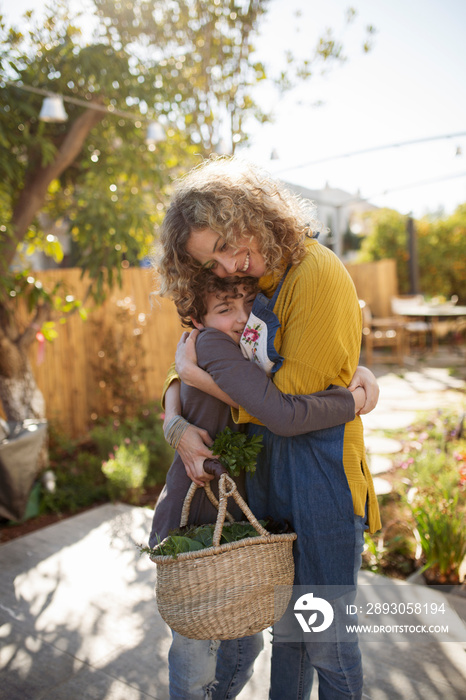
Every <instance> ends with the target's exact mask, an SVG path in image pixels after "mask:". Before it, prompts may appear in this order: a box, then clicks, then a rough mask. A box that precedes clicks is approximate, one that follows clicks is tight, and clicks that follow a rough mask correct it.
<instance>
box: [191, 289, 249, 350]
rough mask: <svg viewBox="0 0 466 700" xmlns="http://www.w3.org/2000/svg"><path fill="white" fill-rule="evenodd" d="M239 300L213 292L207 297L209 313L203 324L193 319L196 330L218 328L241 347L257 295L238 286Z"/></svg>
mask: <svg viewBox="0 0 466 700" xmlns="http://www.w3.org/2000/svg"><path fill="white" fill-rule="evenodd" d="M237 289H238V294H237V298H234V297H233V296H230V295H229V294H228V292H227V293H221V294H219V293H218V292H211V293H210V294H208V295H207V299H206V308H207V313H206V314H205V316H204V317H203V319H202V323H199V321H195V320H194V319H192V321H193V324H194V326H195V327H196V328H198V329H200V328H216V329H217V330H218V331H222V332H223V333H226V334H227V335H229V336H230V338H233V340H234V341H235V343H237V344H238V345H239V341H240V340H241V336H242V334H243V331H244V327H245V325H246V322H247V320H248V318H249V314H250V313H251V309H252V305H253V302H254V298H255V296H256V295H255V293H251V292H247V290H246V289H245V288H244V287H243V286H242V285H238V287H237Z"/></svg>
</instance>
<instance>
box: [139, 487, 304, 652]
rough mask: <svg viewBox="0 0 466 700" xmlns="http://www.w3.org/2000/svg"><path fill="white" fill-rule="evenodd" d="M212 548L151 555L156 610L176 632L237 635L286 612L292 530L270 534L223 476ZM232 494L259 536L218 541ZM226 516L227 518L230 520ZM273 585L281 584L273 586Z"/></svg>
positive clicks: (186, 510)
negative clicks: (175, 553)
mask: <svg viewBox="0 0 466 700" xmlns="http://www.w3.org/2000/svg"><path fill="white" fill-rule="evenodd" d="M205 488H206V494H207V496H208V497H209V499H210V500H211V501H212V503H214V505H215V506H216V507H217V508H218V515H217V522H216V525H215V531H214V536H213V546H212V547H208V548H207V549H202V550H200V551H195V552H184V553H182V554H178V556H177V557H176V559H174V558H173V557H171V556H161V555H159V556H157V555H154V556H153V557H152V561H154V562H155V563H156V564H157V583H156V589H155V590H156V597H157V605H158V608H159V612H160V614H161V616H162V618H163V619H164V620H165V622H166V623H167V624H168V625H169V626H170V627H171V628H172V629H173V630H175V631H176V632H178V633H179V634H182V635H183V636H184V637H189V638H190V639H238V638H239V637H245V636H248V635H251V634H256V632H261V631H262V630H264V629H266V628H267V627H269V626H270V625H273V624H274V623H275V622H277V621H278V620H279V619H280V618H281V617H282V615H283V614H284V612H285V610H286V608H287V605H288V603H289V600H290V597H291V586H292V584H293V579H294V561H293V554H292V547H293V541H294V540H295V539H296V537H297V536H296V534H295V533H289V534H282V535H272V534H270V533H269V532H267V530H265V529H264V528H263V527H262V525H261V524H260V523H259V522H258V521H257V519H256V518H255V517H254V515H253V514H252V512H251V510H250V509H249V507H248V506H247V504H246V503H245V501H244V500H243V498H242V497H241V495H240V494H239V493H238V490H237V488H236V484H235V482H234V481H233V479H231V477H229V476H228V475H227V474H223V475H222V476H221V477H220V483H219V496H220V498H219V502H217V499H216V498H215V496H214V495H213V493H212V491H211V489H210V486H209V485H208V484H207V485H206V487H205ZM195 490H196V485H195V484H194V483H193V484H192V485H191V487H190V489H189V491H188V494H187V496H186V499H185V502H184V505H183V511H182V515H181V523H180V526H181V527H183V526H184V525H186V523H187V520H188V515H189V507H190V504H191V500H192V498H193V495H194V492H195ZM230 496H232V497H233V498H234V499H235V501H236V502H237V504H238V505H239V507H240V508H241V510H242V511H243V513H244V514H245V516H246V517H247V519H248V521H249V522H250V523H251V525H253V526H254V528H255V529H256V530H257V532H258V536H257V537H248V538H245V539H243V540H239V541H238V542H229V543H226V544H222V545H220V544H219V542H220V537H221V534H222V530H223V525H224V521H225V516H226V515H227V512H226V506H227V499H228V498H229V497H230ZM229 519H230V518H229ZM276 586H280V587H281V588H279V589H276Z"/></svg>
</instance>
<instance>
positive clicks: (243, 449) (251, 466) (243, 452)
mask: <svg viewBox="0 0 466 700" xmlns="http://www.w3.org/2000/svg"><path fill="white" fill-rule="evenodd" d="M261 449H262V435H253V436H252V437H248V436H247V435H246V434H245V433H234V432H233V431H232V430H231V429H230V428H225V430H222V432H221V433H217V435H216V437H215V440H214V443H213V445H212V446H211V450H212V452H213V453H214V455H218V459H219V461H220V462H221V463H222V464H223V466H224V467H225V468H226V469H228V472H229V473H230V474H231V475H232V476H239V474H240V472H241V470H244V471H246V472H255V470H256V461H257V455H258V454H259V452H260V451H261Z"/></svg>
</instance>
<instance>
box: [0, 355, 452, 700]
mask: <svg viewBox="0 0 466 700" xmlns="http://www.w3.org/2000/svg"><path fill="white" fill-rule="evenodd" d="M377 373H378V374H379V381H380V385H381V399H380V403H379V406H378V408H377V409H376V411H374V412H373V414H371V415H370V416H367V417H365V418H364V424H365V430H366V433H367V438H368V441H369V443H370V442H371V440H370V438H371V437H374V436H376V434H377V433H376V431H377V430H378V428H379V427H389V425H390V424H391V425H393V424H394V423H397V424H398V425H399V424H400V421H401V422H402V423H403V421H408V419H411V418H412V416H413V414H414V413H415V412H416V411H417V410H419V409H421V408H422V409H423V408H427V407H428V406H430V405H431V406H433V407H438V406H439V402H441V403H442V404H443V405H447V406H449V405H451V403H452V401H455V402H459V403H460V402H463V405H464V393H462V390H464V387H465V386H466V385H465V384H464V382H463V384H458V383H457V382H458V381H459V380H453V378H452V377H450V375H449V373H448V371H447V370H445V368H443V367H440V368H435V367H426V368H424V369H421V370H419V368H416V369H415V368H413V369H412V370H409V371H408V372H407V373H405V376H404V378H402V377H401V376H399V374H398V373H397V371H395V372H394V371H393V370H388V369H387V368H380V371H378V372H377ZM403 424H404V423H403ZM394 447H396V446H394V445H391V446H390V445H389V444H388V443H385V444H384V443H383V441H382V442H378V443H377V441H376V440H375V439H374V440H372V448H371V460H373V462H374V465H375V463H376V461H377V460H376V459H375V457H376V456H378V457H381V458H385V459H386V460H388V461H387V462H385V466H388V462H389V460H390V455H391V454H393V453H392V452H390V449H393V448H394ZM387 448H390V449H389V450H388V452H387ZM381 464H382V466H383V462H382V463H381ZM379 468H380V477H379V478H381V479H383V469H382V467H380V463H379ZM151 517H152V515H151V512H150V511H149V510H145V509H141V508H135V507H131V506H127V505H122V504H116V505H104V506H101V507H98V508H95V509H93V510H90V511H87V512H85V513H83V514H81V515H78V516H76V517H73V518H69V519H67V520H64V521H63V522H62V523H59V524H55V525H52V526H50V527H48V528H45V529H43V530H39V531H37V532H34V533H32V534H29V535H27V536H25V537H22V538H19V539H17V540H13V541H11V542H8V543H6V544H3V545H0V589H1V591H2V593H1V597H0V698H2V699H3V698H4V699H5V700H40V699H43V700H87V699H95V700H143V699H144V698H157V699H158V700H168V689H167V667H166V657H167V651H168V646H169V642H170V636H169V630H168V628H167V627H166V625H165V623H164V622H163V621H162V619H161V618H160V616H159V614H158V612H157V607H156V604H155V599H154V580H155V567H154V565H153V564H152V563H151V562H150V561H149V559H148V558H147V557H146V556H143V557H140V556H139V553H138V551H137V548H136V546H135V545H136V544H137V543H142V542H146V540H147V535H148V531H149V525H150V521H151ZM361 582H362V584H363V586H361V588H364V589H365V590H369V589H371V590H376V589H375V588H374V587H376V586H377V585H380V584H381V583H382V584H383V585H384V586H386V585H391V586H393V587H394V589H393V590H394V595H398V596H401V597H402V596H403V592H405V593H406V591H409V596H411V595H416V596H417V597H419V599H420V600H421V599H422V596H425V594H426V587H424V586H417V585H415V584H408V583H404V582H392V583H390V584H387V580H386V579H381V577H377V576H375V575H374V574H369V573H367V572H363V573H362V577H361ZM432 595H435V596H437V598H436V600H442V601H445V603H446V605H447V609H448V620H449V621H450V623H451V624H450V631H449V634H448V635H446V636H445V635H444V636H443V637H442V639H448V641H440V640H439V638H438V637H435V636H433V635H424V636H423V637H420V638H416V639H409V638H407V639H405V640H404V641H398V639H396V638H395V636H390V635H387V636H385V637H383V638H382V637H380V639H378V641H362V643H361V648H362V652H363V660H364V671H365V686H364V696H363V697H364V698H365V699H367V698H371V699H372V700H397V699H398V698H399V699H402V700H420V699H421V698H422V699H423V700H424V699H426V698H428V699H429V700H466V663H465V649H466V644H465V642H466V628H465V625H464V620H465V619H466V598H463V597H461V596H459V595H453V594H447V595H445V594H443V593H437V592H432ZM366 621H367V620H366ZM360 622H362V620H361V619H360ZM395 623H397V624H401V625H402V624H405V623H406V618H403V616H398V617H396V616H395V617H393V619H392V624H395ZM265 639H266V648H265V650H264V652H263V653H262V654H261V656H260V657H259V659H258V661H257V662H256V669H255V673H254V676H253V678H252V680H251V682H250V684H249V685H248V687H247V688H246V689H245V690H244V691H243V693H242V694H241V695H240V696H239V698H240V700H266V698H267V694H268V675H269V664H270V641H269V634H268V632H266V633H265ZM317 697H318V695H317V688H316V687H315V688H314V690H313V694H312V700H317Z"/></svg>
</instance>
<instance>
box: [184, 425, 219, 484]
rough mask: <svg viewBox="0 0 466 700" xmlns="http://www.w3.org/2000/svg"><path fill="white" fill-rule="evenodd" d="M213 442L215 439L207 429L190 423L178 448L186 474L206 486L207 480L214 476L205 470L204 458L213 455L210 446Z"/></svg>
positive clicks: (209, 457) (196, 482) (195, 481)
mask: <svg viewBox="0 0 466 700" xmlns="http://www.w3.org/2000/svg"><path fill="white" fill-rule="evenodd" d="M212 443H213V440H212V438H211V437H210V435H209V433H208V432H207V430H203V429H202V428H197V427H196V426H195V425H190V426H189V428H187V429H186V430H185V432H184V434H183V437H182V438H181V440H180V442H179V444H178V447H177V448H176V450H177V452H178V454H179V455H180V457H181V459H182V461H183V464H184V468H185V469H186V474H187V475H188V476H189V478H190V479H192V481H194V483H195V484H197V485H198V486H204V484H205V482H206V481H210V480H211V479H213V478H214V477H213V476H212V475H211V474H207V473H206V472H205V471H204V460H205V459H212V457H213V455H212V451H211V450H209V448H208V445H211V444H212Z"/></svg>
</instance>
